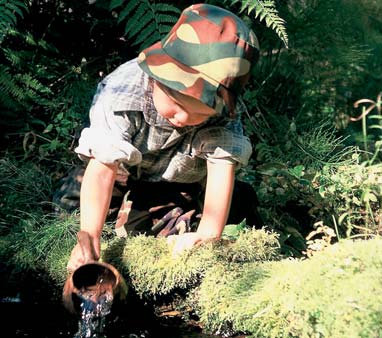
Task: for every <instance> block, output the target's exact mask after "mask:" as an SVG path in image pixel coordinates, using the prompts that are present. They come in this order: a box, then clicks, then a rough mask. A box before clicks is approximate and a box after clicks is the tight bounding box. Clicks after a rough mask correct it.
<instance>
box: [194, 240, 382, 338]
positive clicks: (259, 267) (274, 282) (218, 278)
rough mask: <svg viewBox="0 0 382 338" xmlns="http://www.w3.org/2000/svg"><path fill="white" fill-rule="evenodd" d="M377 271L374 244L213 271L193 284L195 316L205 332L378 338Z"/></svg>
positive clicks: (381, 324)
mask: <svg viewBox="0 0 382 338" xmlns="http://www.w3.org/2000/svg"><path fill="white" fill-rule="evenodd" d="M381 267H382V240H381V239H375V240H370V241H358V242H353V241H350V240H349V241H344V242H341V243H339V244H336V245H334V246H332V247H330V248H329V249H328V250H326V251H325V252H322V253H320V254H317V255H315V256H314V257H312V258H311V259H307V260H302V261H301V260H282V261H279V262H267V263H263V264H256V263H248V264H245V265H243V266H235V265H233V266H228V267H226V266H222V265H221V266H217V267H215V268H214V269H211V270H210V271H209V273H208V274H207V275H206V276H205V278H204V279H203V281H202V283H201V285H200V288H199V292H198V305H199V309H198V313H199V315H200V318H201V321H202V323H204V325H205V326H206V328H207V329H208V330H210V331H221V329H222V327H223V328H230V327H232V329H233V330H234V331H242V332H250V333H252V334H253V336H254V337H267V338H271V337H299V338H304V337H307V338H308V337H309V338H310V337H331V338H337V337H338V338H343V337H377V336H378V334H379V333H380V331H381V329H382V320H381V318H382V316H381V315H382V305H381V304H382V292H381V291H382V278H381V277H382V272H381V271H382V270H381ZM223 324H224V325H225V326H222V325H223Z"/></svg>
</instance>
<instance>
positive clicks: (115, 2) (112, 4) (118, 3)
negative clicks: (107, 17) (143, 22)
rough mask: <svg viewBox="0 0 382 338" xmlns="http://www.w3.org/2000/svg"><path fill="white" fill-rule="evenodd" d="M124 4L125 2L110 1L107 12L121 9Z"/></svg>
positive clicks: (122, 0) (123, 0) (120, 0)
mask: <svg viewBox="0 0 382 338" xmlns="http://www.w3.org/2000/svg"><path fill="white" fill-rule="evenodd" d="M124 2H125V0H111V2H110V5H109V10H111V11H112V10H113V9H116V8H118V7H121V6H122V4H123V3H124Z"/></svg>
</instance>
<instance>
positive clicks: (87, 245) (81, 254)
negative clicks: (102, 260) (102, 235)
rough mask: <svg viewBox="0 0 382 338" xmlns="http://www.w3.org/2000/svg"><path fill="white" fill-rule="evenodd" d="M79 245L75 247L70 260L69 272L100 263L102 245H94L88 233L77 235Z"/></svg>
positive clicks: (81, 232)
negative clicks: (93, 262) (85, 265)
mask: <svg viewBox="0 0 382 338" xmlns="http://www.w3.org/2000/svg"><path fill="white" fill-rule="evenodd" d="M77 241H78V243H77V244H76V245H75V246H74V248H73V250H72V252H71V254H70V259H69V262H68V264H67V267H66V268H67V270H68V271H69V272H73V271H74V270H76V269H77V268H78V267H80V266H81V265H84V264H86V263H89V262H92V261H98V259H99V252H100V248H99V246H100V243H99V241H98V243H94V240H92V239H91V237H90V235H89V234H88V233H87V232H86V231H79V232H78V234H77Z"/></svg>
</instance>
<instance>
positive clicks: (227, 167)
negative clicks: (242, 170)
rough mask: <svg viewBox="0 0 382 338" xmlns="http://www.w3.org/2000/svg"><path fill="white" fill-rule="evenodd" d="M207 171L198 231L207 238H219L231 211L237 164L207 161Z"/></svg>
mask: <svg viewBox="0 0 382 338" xmlns="http://www.w3.org/2000/svg"><path fill="white" fill-rule="evenodd" d="M207 172H208V175H207V185H206V195H205V198H204V207H203V214H202V219H201V221H200V223H199V227H198V230H197V233H198V234H200V235H201V236H202V237H203V238H205V239H213V238H217V239H218V238H220V236H221V234H222V232H223V229H224V226H225V225H226V222H227V219H228V214H229V211H230V206H231V199H232V191H233V186H234V183H235V165H233V164H226V163H225V164H215V163H211V162H207Z"/></svg>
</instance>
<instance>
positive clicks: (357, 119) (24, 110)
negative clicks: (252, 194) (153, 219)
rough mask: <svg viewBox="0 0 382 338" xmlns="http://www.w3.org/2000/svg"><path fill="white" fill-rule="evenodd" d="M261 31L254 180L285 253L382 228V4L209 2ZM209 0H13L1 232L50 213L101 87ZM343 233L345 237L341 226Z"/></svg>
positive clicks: (3, 75) (4, 76)
mask: <svg viewBox="0 0 382 338" xmlns="http://www.w3.org/2000/svg"><path fill="white" fill-rule="evenodd" d="M207 2H208V3H211V4H215V5H220V6H223V7H226V8H227V9H230V10H231V11H233V12H234V13H236V14H237V15H239V16H240V17H242V18H243V19H244V20H245V21H246V22H247V23H248V25H250V26H251V27H252V29H253V30H254V31H255V33H256V35H257V36H258V38H259V42H260V46H261V58H260V61H259V63H258V64H257V65H256V67H255V69H254V71H253V75H252V79H251V81H250V83H249V85H248V86H247V88H246V91H245V95H244V98H245V101H246V103H247V105H248V108H249V114H248V116H244V125H245V129H246V132H247V134H248V135H249V136H250V138H251V140H252V143H253V147H254V153H253V155H252V158H251V162H250V165H249V166H248V167H247V168H245V169H243V170H242V171H241V172H240V178H241V179H243V180H246V181H248V182H250V183H251V184H253V186H254V187H255V189H256V191H257V193H258V195H259V199H260V211H261V214H262V217H263V219H264V221H265V224H266V225H267V226H268V227H270V228H272V229H274V230H275V231H277V232H279V234H280V242H281V244H282V248H283V250H284V252H285V253H287V254H290V255H296V256H298V255H301V254H303V253H305V254H306V253H307V252H308V251H309V250H314V245H315V244H318V243H327V242H328V241H329V242H330V241H333V240H334V238H344V237H352V236H353V237H354V236H362V237H365V238H368V237H370V236H373V235H375V234H377V233H380V232H381V229H382V228H381V222H382V221H381V215H380V207H381V196H382V191H381V186H382V185H381V183H382V176H381V172H382V167H381V153H380V148H381V146H382V143H381V129H382V117H381V94H380V92H381V90H382V81H381V79H382V62H381V57H382V22H381V21H382V19H381V16H380V15H379V13H381V11H382V2H381V1H379V0H320V1H318V0H274V1H269V0H268V1H265V0H236V1H207ZM193 3H198V1H185V0H184V1H182V0H179V1H148V0H93V1H91V0H89V1H85V0H80V1H79V0H67V1H57V0H44V1H41V0H29V1H21V0H8V1H5V0H0V118H1V131H0V137H1V142H0V144H1V145H0V150H1V160H0V166H1V170H2V175H1V176H2V177H1V179H0V189H1V207H2V208H1V211H0V214H1V217H0V219H1V228H0V232H1V233H2V234H3V235H7V234H9V233H11V232H13V231H14V232H16V231H18V229H20V227H21V228H22V227H25V220H26V219H34V220H35V221H36V220H38V219H40V220H41V219H43V217H42V215H46V214H47V213H49V212H51V211H52V206H51V204H50V203H49V202H51V200H52V193H53V191H54V190H55V188H56V187H57V184H58V181H59V179H60V178H61V177H63V176H64V175H66V173H67V172H68V171H69V170H70V169H71V168H72V167H73V166H75V165H77V164H79V163H80V162H79V160H78V159H77V157H76V156H75V154H74V153H73V149H74V147H75V146H76V142H77V139H78V135H79V132H80V130H81V128H82V126H83V125H84V123H86V120H87V116H88V109H89V106H90V102H91V99H92V96H93V94H94V92H95V88H96V85H97V83H98V82H99V81H100V80H101V78H102V77H103V76H105V75H107V74H108V73H109V72H111V71H112V70H113V69H115V68H116V67H117V66H118V65H119V64H121V63H123V62H125V61H127V60H128V59H131V58H133V57H135V56H136V55H137V54H138V53H139V51H140V50H141V49H142V48H144V47H147V46H148V45H150V44H152V43H154V42H155V41H157V40H159V39H160V38H161V37H163V36H164V35H165V34H166V32H168V30H169V29H170V28H171V26H172V25H173V24H174V23H175V22H176V20H177V18H178V16H179V14H180V12H181V11H182V10H183V9H184V8H185V7H187V6H189V5H191V4H193ZM333 231H334V232H335V235H333Z"/></svg>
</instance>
